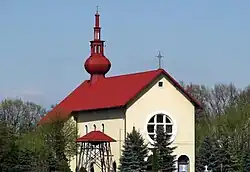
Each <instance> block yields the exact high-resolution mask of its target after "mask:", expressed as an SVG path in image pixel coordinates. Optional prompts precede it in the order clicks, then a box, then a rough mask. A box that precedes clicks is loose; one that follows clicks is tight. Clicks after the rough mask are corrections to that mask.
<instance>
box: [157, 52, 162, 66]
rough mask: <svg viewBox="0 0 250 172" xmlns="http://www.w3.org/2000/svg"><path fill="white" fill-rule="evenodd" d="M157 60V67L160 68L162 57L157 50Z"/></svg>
mask: <svg viewBox="0 0 250 172" xmlns="http://www.w3.org/2000/svg"><path fill="white" fill-rule="evenodd" d="M156 57H157V58H158V60H159V69H161V59H162V57H163V56H162V55H161V52H160V51H159V53H158V55H157V56H156Z"/></svg>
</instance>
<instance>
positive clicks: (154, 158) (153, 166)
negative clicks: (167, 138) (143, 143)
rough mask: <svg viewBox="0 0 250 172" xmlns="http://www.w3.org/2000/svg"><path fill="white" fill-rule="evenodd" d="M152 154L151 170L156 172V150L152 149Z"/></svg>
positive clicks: (157, 166)
mask: <svg viewBox="0 0 250 172" xmlns="http://www.w3.org/2000/svg"><path fill="white" fill-rule="evenodd" d="M152 152H153V155H152V170H153V171H157V170H158V169H159V162H158V156H157V152H156V148H153V150H152Z"/></svg>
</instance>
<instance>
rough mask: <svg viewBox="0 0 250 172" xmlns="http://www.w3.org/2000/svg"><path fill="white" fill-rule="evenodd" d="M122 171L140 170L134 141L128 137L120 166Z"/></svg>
mask: <svg viewBox="0 0 250 172" xmlns="http://www.w3.org/2000/svg"><path fill="white" fill-rule="evenodd" d="M119 169H120V171H121V172H130V171H132V169H133V170H135V171H136V170H138V171H139V170H140V169H139V161H138V157H137V156H136V153H135V152H134V151H133V144H132V142H131V141H130V140H129V139H128V138H126V140H125V144H124V145H123V151H122V155H121V158H120V167H119Z"/></svg>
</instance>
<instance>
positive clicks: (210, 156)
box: [195, 136, 219, 172]
mask: <svg viewBox="0 0 250 172" xmlns="http://www.w3.org/2000/svg"><path fill="white" fill-rule="evenodd" d="M214 141H215V140H214V139H213V138H211V137H208V136H207V137H205V138H204V140H203V142H202V143H201V145H200V148H199V150H198V155H196V164H195V167H196V172H203V171H204V170H205V165H207V166H208V168H209V170H211V169H212V170H214V169H215V168H217V167H218V165H217V164H219V162H217V158H216V153H217V151H216V149H215V142H214Z"/></svg>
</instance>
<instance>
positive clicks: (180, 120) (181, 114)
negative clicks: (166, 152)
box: [126, 76, 195, 171]
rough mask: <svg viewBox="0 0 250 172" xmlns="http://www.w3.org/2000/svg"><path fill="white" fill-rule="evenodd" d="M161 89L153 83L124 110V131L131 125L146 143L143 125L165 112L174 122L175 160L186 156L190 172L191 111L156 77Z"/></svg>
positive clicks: (192, 146)
mask: <svg viewBox="0 0 250 172" xmlns="http://www.w3.org/2000/svg"><path fill="white" fill-rule="evenodd" d="M159 80H160V81H162V82H163V87H158V82H157V81H156V82H155V83H153V84H152V85H151V88H150V87H149V90H148V91H146V92H144V93H143V94H142V95H141V96H140V97H139V98H138V99H137V100H136V101H135V102H134V103H133V104H131V105H130V106H129V107H128V109H127V111H126V129H127V132H130V131H131V130H132V128H133V126H135V127H136V129H139V130H140V132H141V133H142V135H143V136H144V138H145V139H146V141H147V142H148V141H149V139H148V134H147V123H148V121H149V119H150V118H151V117H152V116H153V115H155V114H156V113H166V114H167V115H168V116H170V118H171V119H172V120H173V121H174V122H175V123H176V125H175V126H176V138H175V140H174V142H173V143H172V144H173V145H174V146H178V147H177V149H176V150H175V153H176V154H177V158H178V156H180V155H187V156H188V157H189V159H190V160H191V163H190V164H191V169H190V171H194V158H195V157H194V156H195V116H194V112H195V108H194V106H193V104H192V103H191V102H190V101H189V100H187V99H186V97H185V96H184V95H182V94H181V93H180V92H179V91H178V90H177V89H176V88H175V87H174V86H173V85H172V84H171V83H170V82H169V81H168V80H167V79H166V78H165V77H163V76H161V77H160V78H159Z"/></svg>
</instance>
